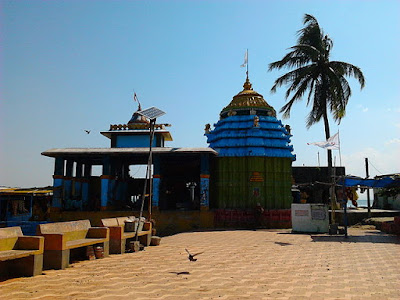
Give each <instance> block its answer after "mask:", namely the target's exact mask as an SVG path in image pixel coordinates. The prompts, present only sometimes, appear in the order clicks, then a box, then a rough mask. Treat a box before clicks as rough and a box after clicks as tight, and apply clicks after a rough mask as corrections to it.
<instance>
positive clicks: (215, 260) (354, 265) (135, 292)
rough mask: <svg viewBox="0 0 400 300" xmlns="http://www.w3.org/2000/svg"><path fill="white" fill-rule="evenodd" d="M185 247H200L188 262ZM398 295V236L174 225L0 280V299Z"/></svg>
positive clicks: (371, 232) (367, 230)
mask: <svg viewBox="0 0 400 300" xmlns="http://www.w3.org/2000/svg"><path fill="white" fill-rule="evenodd" d="M185 248H187V249H189V251H190V252H192V253H196V252H203V251H204V253H202V254H200V255H198V256H197V258H198V260H197V261H195V262H191V261H189V260H188V258H187V253H186V252H185ZM272 298H277V299H310V298H311V299H381V300H383V299H400V237H398V236H392V235H387V234H383V233H381V232H380V231H376V230H373V229H372V228H368V227H367V228H365V227H360V228H351V229H350V230H349V238H348V239H345V238H344V237H343V236H328V235H325V234H321V235H310V234H292V233H290V231H289V230H257V231H251V230H236V231H234V230H232V231H211V232H192V233H181V234H176V235H173V236H169V237H164V238H162V240H161V244H160V246H154V247H147V248H146V249H145V250H144V251H141V252H138V253H127V254H123V255H111V256H110V257H108V258H104V259H98V260H94V261H82V262H78V263H74V264H72V265H71V267H70V268H68V269H66V270H48V271H44V272H43V275H40V276H36V277H30V278H14V279H10V280H7V281H3V282H0V299H190V300H193V299H272Z"/></svg>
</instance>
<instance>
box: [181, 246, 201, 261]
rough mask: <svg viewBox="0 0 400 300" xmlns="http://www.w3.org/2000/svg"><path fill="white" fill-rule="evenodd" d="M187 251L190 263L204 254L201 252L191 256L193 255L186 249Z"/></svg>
mask: <svg viewBox="0 0 400 300" xmlns="http://www.w3.org/2000/svg"><path fill="white" fill-rule="evenodd" d="M185 250H186V252H187V253H188V254H189V256H188V259H189V260H190V261H196V260H197V258H194V257H195V256H196V255H199V254H202V253H203V252H199V253H195V254H191V253H190V252H189V251H188V249H186V248H185Z"/></svg>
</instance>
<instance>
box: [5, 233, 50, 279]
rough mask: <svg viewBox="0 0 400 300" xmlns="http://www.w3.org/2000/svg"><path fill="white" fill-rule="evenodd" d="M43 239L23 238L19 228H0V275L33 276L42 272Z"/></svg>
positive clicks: (35, 237) (34, 237)
mask: <svg viewBox="0 0 400 300" xmlns="http://www.w3.org/2000/svg"><path fill="white" fill-rule="evenodd" d="M43 249H44V239H43V237H37V236H24V235H23V233H22V230H21V227H6V228H0V273H2V272H3V273H4V274H2V275H6V276H8V275H12V276H35V275H40V274H42V270H43Z"/></svg>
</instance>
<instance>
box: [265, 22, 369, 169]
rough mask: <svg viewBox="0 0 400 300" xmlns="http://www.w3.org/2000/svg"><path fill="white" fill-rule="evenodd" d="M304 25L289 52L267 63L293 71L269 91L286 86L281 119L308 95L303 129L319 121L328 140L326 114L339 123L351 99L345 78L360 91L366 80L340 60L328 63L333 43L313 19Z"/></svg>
mask: <svg viewBox="0 0 400 300" xmlns="http://www.w3.org/2000/svg"><path fill="white" fill-rule="evenodd" d="M303 24H304V25H305V26H304V28H302V29H301V30H299V31H298V32H297V33H298V40H297V45H295V46H293V47H291V48H289V49H290V50H291V51H290V52H289V53H288V54H286V55H285V56H284V57H283V58H282V59H281V60H279V61H276V62H273V63H271V64H269V71H271V70H273V69H282V68H284V67H285V68H295V69H294V70H292V71H290V72H288V73H286V74H284V75H282V76H281V77H279V78H278V79H276V81H275V83H274V85H273V87H272V88H271V92H272V93H274V92H276V89H277V88H278V87H281V86H282V85H288V89H287V91H286V99H289V98H290V99H289V101H288V102H287V103H286V104H285V105H284V106H283V107H282V108H281V110H280V112H281V113H282V112H283V117H284V118H288V117H289V116H290V109H291V108H292V106H293V104H294V103H295V102H296V101H299V100H302V98H303V97H304V96H305V95H306V93H308V95H307V106H308V105H311V106H312V109H311V111H310V113H309V115H308V116H307V119H306V126H307V128H310V127H311V126H312V125H314V124H315V123H318V122H319V121H320V120H321V118H322V119H323V120H324V126H325V136H326V139H328V138H329V137H330V131H329V121H328V111H330V112H331V113H332V115H333V119H334V120H335V121H337V122H338V123H340V120H341V119H342V118H343V117H344V116H345V113H346V105H347V103H348V101H349V98H350V96H351V89H350V85H349V83H348V81H347V79H346V77H354V78H355V79H357V80H358V82H359V83H360V86H361V89H362V88H363V87H364V85H365V79H364V75H363V73H362V71H361V70H360V68H358V67H356V66H354V65H352V64H349V63H345V62H342V61H330V60H329V55H330V51H331V50H332V46H333V42H332V40H331V39H330V38H329V37H328V35H325V34H324V32H323V30H322V29H321V28H320V27H319V24H318V21H317V19H316V18H315V17H313V16H312V15H308V14H305V15H304V21H303ZM328 174H332V151H331V150H328Z"/></svg>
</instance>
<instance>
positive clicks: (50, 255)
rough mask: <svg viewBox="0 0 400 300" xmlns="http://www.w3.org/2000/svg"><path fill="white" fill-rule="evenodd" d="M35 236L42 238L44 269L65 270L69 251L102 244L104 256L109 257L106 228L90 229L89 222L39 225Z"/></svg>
mask: <svg viewBox="0 0 400 300" xmlns="http://www.w3.org/2000/svg"><path fill="white" fill-rule="evenodd" d="M37 234H38V235H42V236H43V237H44V260H43V266H44V268H45V269H65V268H67V267H68V266H69V259H70V250H71V249H75V248H80V247H85V246H90V245H95V244H102V246H103V249H104V256H108V255H109V240H110V233H109V230H108V228H104V227H91V225H90V221H89V220H79V221H70V222H59V223H46V224H39V225H38V226H37Z"/></svg>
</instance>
